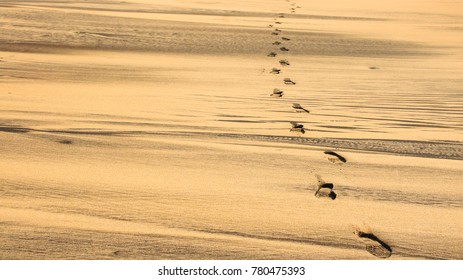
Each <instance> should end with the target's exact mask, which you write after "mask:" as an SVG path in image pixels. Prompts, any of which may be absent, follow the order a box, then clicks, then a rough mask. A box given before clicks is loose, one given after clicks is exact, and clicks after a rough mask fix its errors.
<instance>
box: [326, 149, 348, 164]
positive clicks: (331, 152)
mask: <svg viewBox="0 0 463 280" xmlns="http://www.w3.org/2000/svg"><path fill="white" fill-rule="evenodd" d="M324 153H325V154H326V155H330V156H334V157H335V158H331V159H328V160H329V161H331V162H333V163H336V161H340V162H343V163H346V162H347V160H346V158H345V157H343V156H341V155H340V154H338V153H336V152H333V151H325V152H324Z"/></svg>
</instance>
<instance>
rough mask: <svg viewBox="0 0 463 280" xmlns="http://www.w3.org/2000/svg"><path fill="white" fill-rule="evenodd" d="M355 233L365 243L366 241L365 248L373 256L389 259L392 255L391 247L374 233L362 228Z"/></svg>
mask: <svg viewBox="0 0 463 280" xmlns="http://www.w3.org/2000/svg"><path fill="white" fill-rule="evenodd" d="M354 233H355V235H357V236H358V237H359V238H360V239H361V240H362V241H363V243H365V249H366V250H367V252H368V253H370V254H372V255H373V256H375V257H378V258H382V259H387V258H389V257H390V256H391V255H392V249H391V247H390V246H389V245H387V244H386V243H384V242H383V241H382V240H381V239H379V238H378V237H377V236H376V235H374V234H373V233H368V232H364V231H361V230H355V231H354Z"/></svg>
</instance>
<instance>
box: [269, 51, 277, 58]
mask: <svg viewBox="0 0 463 280" xmlns="http://www.w3.org/2000/svg"><path fill="white" fill-rule="evenodd" d="M267 56H270V57H275V56H277V54H276V53H274V52H271V53H269V54H268V55H267Z"/></svg>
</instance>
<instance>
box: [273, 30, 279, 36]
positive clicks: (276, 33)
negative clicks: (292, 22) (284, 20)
mask: <svg viewBox="0 0 463 280" xmlns="http://www.w3.org/2000/svg"><path fill="white" fill-rule="evenodd" d="M272 35H275V36H276V35H280V32H277V31H273V32H272Z"/></svg>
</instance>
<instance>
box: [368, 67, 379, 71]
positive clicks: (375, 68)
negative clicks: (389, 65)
mask: <svg viewBox="0 0 463 280" xmlns="http://www.w3.org/2000/svg"><path fill="white" fill-rule="evenodd" d="M370 69H371V70H377V69H379V68H378V67H376V66H370Z"/></svg>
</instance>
